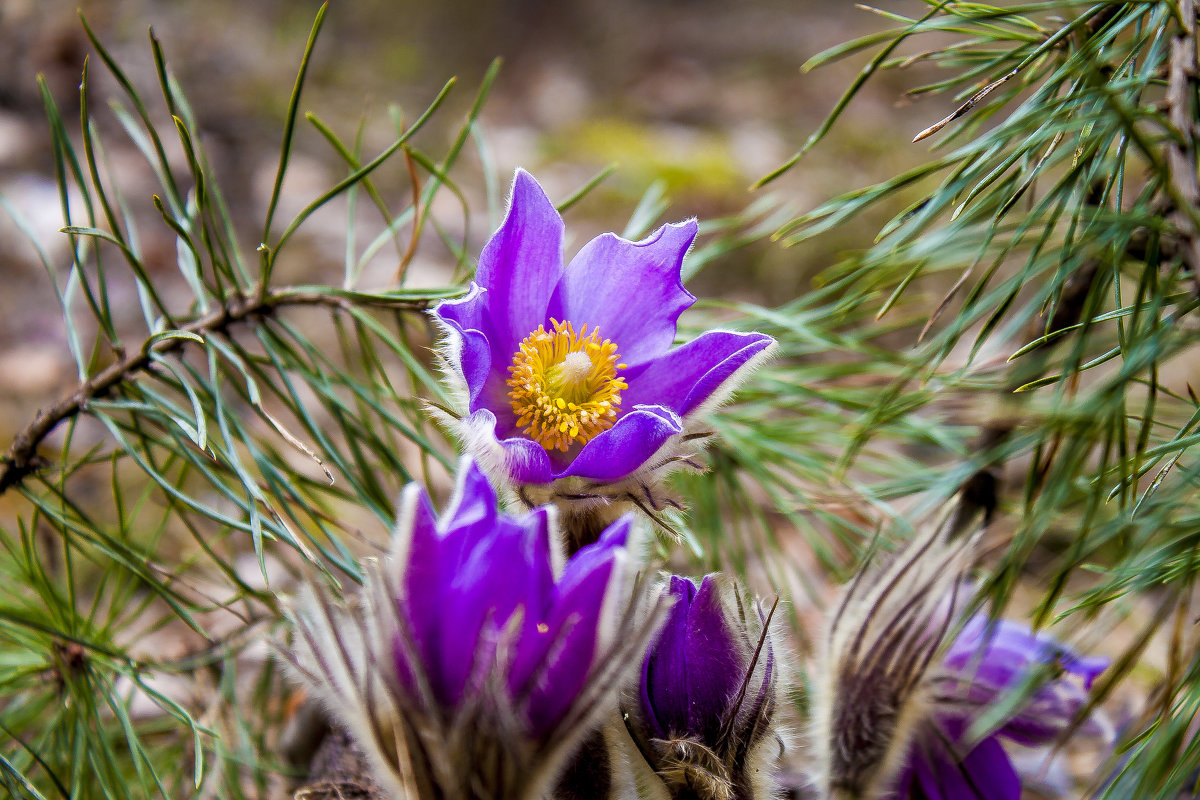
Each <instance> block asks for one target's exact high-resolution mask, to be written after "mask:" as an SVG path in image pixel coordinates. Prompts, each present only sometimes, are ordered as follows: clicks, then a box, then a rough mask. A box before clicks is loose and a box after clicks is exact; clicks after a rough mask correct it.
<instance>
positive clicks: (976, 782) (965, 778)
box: [900, 736, 1021, 800]
mask: <svg viewBox="0 0 1200 800" xmlns="http://www.w3.org/2000/svg"><path fill="white" fill-rule="evenodd" d="M922 745H923V746H922V747H920V748H919V752H918V753H917V754H916V755H915V757H914V760H913V765H912V766H913V773H914V775H915V778H916V781H915V783H917V784H919V785H920V788H921V791H922V792H923V793H924V795H925V796H926V797H928V798H929V800H1020V797H1021V779H1020V777H1019V776H1018V775H1017V772H1016V770H1015V769H1014V768H1013V765H1012V762H1011V761H1010V760H1009V758H1008V755H1007V754H1006V753H1005V752H1004V748H1003V747H1002V746H1001V745H1000V742H999V741H998V740H997V739H996V738H995V737H992V736H989V737H987V738H986V739H984V740H983V741H981V742H980V743H979V744H978V745H976V746H975V748H974V749H972V750H971V752H969V753H968V754H967V755H966V757H965V758H963V759H962V760H961V761H960V760H959V759H958V758H957V757H956V756H955V754H953V753H951V752H949V751H948V750H947V749H946V747H945V745H943V744H942V743H941V742H940V741H938V740H936V739H932V738H926V739H925V740H924V741H923V742H922ZM901 788H903V787H901ZM910 791H911V788H910ZM900 796H901V797H904V796H906V795H903V794H902V795H900ZM907 796H909V797H911V796H915V795H914V794H910V795H907Z"/></svg>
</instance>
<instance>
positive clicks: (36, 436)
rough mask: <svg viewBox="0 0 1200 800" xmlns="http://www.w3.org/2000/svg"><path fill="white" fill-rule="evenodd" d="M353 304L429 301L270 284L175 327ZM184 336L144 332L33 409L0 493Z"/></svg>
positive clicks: (210, 326)
mask: <svg viewBox="0 0 1200 800" xmlns="http://www.w3.org/2000/svg"><path fill="white" fill-rule="evenodd" d="M356 303H361V304H366V305H386V306H389V307H393V308H409V309H413V310H424V309H426V308H428V306H429V301H426V300H414V299H399V298H397V299H391V298H386V297H382V296H381V297H379V298H378V299H377V300H372V299H370V298H369V297H363V298H355V299H353V300H351V299H348V298H346V297H345V296H343V295H338V294H333V293H327V292H321V291H313V290H306V289H270V290H268V291H266V292H262V293H258V294H253V295H252V296H250V297H246V296H244V295H235V296H233V297H230V298H229V299H227V300H226V302H225V304H224V305H223V306H222V307H221V308H220V309H218V310H217V311H213V312H211V313H209V314H206V315H204V316H202V317H198V318H197V319H194V320H192V321H191V322H189V323H187V324H185V325H183V326H182V327H180V328H178V329H177V330H178V331H179V332H182V333H191V334H195V335H197V336H207V335H210V334H214V333H223V332H225V331H226V330H227V329H228V328H229V327H230V326H231V325H234V324H237V323H240V322H246V321H248V320H250V319H253V318H256V317H262V316H266V315H269V314H271V313H273V312H274V311H275V310H277V309H279V308H283V307H287V306H330V307H333V308H340V309H346V308H349V307H351V306H353V305H354V304H356ZM186 341H188V339H187V338H183V337H173V338H163V337H161V336H154V337H150V338H148V339H146V340H145V342H143V343H142V346H141V347H140V348H138V350H137V352H136V353H134V354H133V355H128V356H125V357H123V358H121V359H120V360H119V361H116V362H114V363H112V364H110V365H109V366H107V367H105V368H104V369H103V370H101V371H100V372H98V373H96V374H95V375H93V376H92V377H91V378H88V379H87V380H86V381H84V382H83V383H81V384H79V386H78V387H77V388H76V389H75V391H74V392H72V393H71V394H69V395H67V396H66V397H64V398H62V399H61V400H59V401H58V402H57V403H55V404H54V405H53V406H51V407H50V408H49V409H46V410H39V411H38V413H37V416H36V417H35V418H34V420H33V422H31V423H30V424H29V425H27V426H26V427H25V428H24V430H22V431H21V432H20V433H18V434H17V435H16V437H15V438H14V439H13V443H12V445H11V446H10V447H9V448H8V452H7V453H5V455H4V456H3V458H0V494H3V493H4V492H6V491H8V490H9V489H11V488H12V487H13V486H16V485H17V484H19V483H20V482H21V481H23V480H24V479H25V478H26V477H28V476H29V475H31V474H33V473H34V472H36V471H37V470H38V469H40V468H41V467H43V466H44V464H45V462H44V461H43V459H41V458H40V457H39V456H38V454H37V449H38V446H39V445H40V444H41V443H42V441H44V440H45V438H46V437H47V436H49V435H50V433H51V432H53V431H54V429H55V428H57V427H58V426H59V425H60V424H62V423H63V422H64V421H66V420H68V419H72V418H74V417H75V416H77V415H79V414H80V413H81V412H84V411H86V410H87V406H88V403H89V402H90V401H92V400H95V399H98V398H102V397H105V396H106V395H108V394H109V393H110V392H112V391H113V390H114V389H116V388H117V387H118V386H119V385H121V384H122V383H124V382H125V381H128V380H131V379H132V378H133V377H134V376H136V375H138V374H139V373H142V372H145V371H146V370H147V369H148V368H149V367H150V365H151V364H152V363H153V359H154V356H155V355H162V354H165V353H171V352H174V351H177V350H179V349H181V348H182V347H183V345H184V343H185V342H186Z"/></svg>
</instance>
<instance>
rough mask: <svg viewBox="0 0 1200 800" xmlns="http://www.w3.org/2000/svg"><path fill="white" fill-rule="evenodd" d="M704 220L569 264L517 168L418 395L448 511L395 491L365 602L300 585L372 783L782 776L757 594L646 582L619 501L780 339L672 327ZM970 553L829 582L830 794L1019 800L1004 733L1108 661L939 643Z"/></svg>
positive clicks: (977, 623)
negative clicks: (976, 727) (684, 338)
mask: <svg viewBox="0 0 1200 800" xmlns="http://www.w3.org/2000/svg"><path fill="white" fill-rule="evenodd" d="M695 235H696V223H695V221H688V222H684V223H680V224H677V225H666V226H663V227H662V228H661V229H659V231H658V232H657V233H655V234H654V235H652V236H650V237H649V238H647V239H645V240H643V241H640V242H629V241H626V240H624V239H621V238H619V237H617V236H614V235H611V234H609V235H604V236H601V237H598V238H597V239H594V240H593V241H591V242H590V243H588V244H587V245H585V246H584V248H583V249H582V250H581V251H580V252H579V254H578V255H577V256H576V257H575V258H574V259H573V260H572V261H571V262H570V264H568V265H567V266H566V267H564V266H563V263H562V254H561V248H562V236H563V223H562V219H561V218H560V217H559V215H558V213H557V212H556V211H555V209H554V207H553V205H552V204H551V203H550V201H549V200H548V199H547V197H546V195H545V193H544V192H543V191H542V189H541V187H540V186H539V185H538V184H537V183H536V181H534V180H533V178H532V177H530V176H529V175H528V174H527V173H525V172H523V171H518V173H517V175H516V179H515V181H514V185H513V190H512V197H511V200H510V206H509V210H508V214H507V216H506V218H505V221H504V223H503V225H502V226H501V227H500V229H499V230H498V231H497V232H496V233H495V235H494V236H493V237H492V239H491V240H490V241H489V242H488V244H487V246H486V247H485V249H484V251H483V254H482V255H481V257H480V262H479V269H478V271H477V273H476V282H475V283H474V284H472V286H471V288H470V291H468V292H467V294H466V295H465V296H464V297H463V298H462V299H459V300H454V301H450V302H446V303H443V304H442V305H441V306H439V307H438V308H437V309H436V310H435V312H434V314H435V318H436V320H437V321H438V323H439V325H440V327H441V329H442V334H443V339H442V349H441V351H440V358H441V359H442V365H443V368H444V371H445V373H446V376H447V380H448V382H449V383H450V384H451V388H452V390H453V391H452V393H453V396H454V398H455V403H456V404H455V405H454V406H453V407H447V408H442V407H439V408H437V409H436V410H435V413H436V415H437V416H438V417H439V418H440V419H441V420H442V421H443V422H444V423H445V424H446V425H447V426H448V427H449V428H450V429H451V430H452V431H454V432H455V433H456V434H457V436H458V438H459V440H460V441H461V443H462V446H463V448H464V449H465V450H466V451H467V453H468V456H467V457H466V458H465V459H464V461H463V462H461V463H460V466H459V470H458V474H457V485H456V488H455V492H454V496H453V499H452V500H451V502H450V504H449V507H448V508H447V509H446V510H445V511H444V512H443V513H442V514H441V516H440V517H439V516H438V515H437V514H436V513H435V511H434V509H433V508H432V506H431V503H430V501H429V499H428V497H427V495H426V494H425V493H424V491H423V490H421V489H420V488H419V487H416V486H410V487H409V488H408V489H407V490H406V491H405V493H404V495H403V497H402V499H401V504H400V510H399V515H398V522H397V524H396V530H395V534H394V537H393V542H392V546H391V552H390V553H389V554H388V556H387V557H386V558H383V559H380V560H376V561H373V562H370V563H368V564H367V565H366V568H365V569H366V578H365V581H364V587H363V590H362V592H361V593H360V596H359V598H358V600H357V601H356V602H354V603H352V604H347V603H346V602H344V601H339V600H335V599H334V598H333V597H332V595H331V594H330V593H328V592H327V591H324V590H318V589H309V590H306V592H305V594H304V596H303V597H302V598H301V599H300V602H299V603H297V605H296V607H295V610H294V611H293V612H292V628H293V636H292V643H291V646H290V648H289V653H288V660H289V662H290V664H291V667H292V670H293V672H294V674H295V675H296V676H297V677H298V678H299V679H300V680H301V681H302V682H304V683H305V684H306V685H307V686H308V687H309V688H310V690H311V691H312V693H313V694H315V695H316V696H317V697H318V698H319V699H320V700H321V701H322V702H323V703H324V705H325V707H326V709H327V710H328V712H329V713H330V715H331V716H332V718H333V719H334V720H335V721H336V722H337V723H339V724H340V725H342V726H344V728H345V729H346V730H347V731H348V732H349V733H350V734H351V735H352V736H353V738H354V740H355V741H356V742H357V744H358V745H359V746H360V747H361V749H362V750H363V752H364V754H365V755H366V757H367V759H368V761H369V763H370V764H371V766H372V768H373V771H374V777H375V778H376V780H377V782H378V783H379V784H380V785H381V786H382V788H383V789H384V790H385V792H387V793H389V795H390V796H393V797H396V798H402V797H403V798H419V799H420V800H425V799H426V798H438V799H439V800H440V799H442V798H446V799H449V798H478V800H541V798H546V797H555V798H563V800H566V799H567V798H583V797H588V798H601V800H603V799H604V798H610V797H611V798H619V797H630V798H632V797H638V798H659V799H663V798H667V799H669V800H759V798H772V797H775V796H777V795H778V788H777V786H776V783H775V777H774V775H775V772H776V766H777V762H778V759H779V758H780V756H781V754H782V752H783V749H784V742H785V737H784V736H783V735H782V733H781V732H780V723H779V717H780V713H779V704H780V697H781V693H782V691H783V690H782V688H781V685H782V684H783V682H784V681H785V679H786V672H787V671H786V670H785V669H784V668H783V665H782V660H781V656H780V647H781V643H780V642H779V641H777V640H776V639H775V633H774V632H773V631H772V630H771V627H770V623H771V619H772V615H773V613H774V611H773V609H772V610H771V612H770V613H767V612H765V610H764V609H763V608H762V607H761V606H760V605H759V604H758V603H756V602H754V601H752V600H749V599H748V598H746V597H744V596H743V595H742V594H741V593H740V592H739V591H738V589H737V588H736V587H735V586H733V585H732V584H731V583H730V582H728V581H727V580H725V579H724V578H721V577H720V576H715V575H710V576H708V577H705V578H704V579H703V580H702V581H701V583H700V585H699V586H697V585H696V584H695V583H694V582H693V581H692V580H690V579H688V578H684V577H679V576H665V577H664V579H663V580H661V581H659V582H658V583H657V585H654V583H655V582H654V580H653V579H652V578H649V577H647V574H646V566H645V565H644V564H642V563H641V559H640V558H639V548H638V547H637V545H636V543H635V542H634V541H633V539H634V538H635V531H636V529H637V526H636V525H635V522H634V513H629V512H637V511H638V510H639V509H640V510H641V511H646V512H653V511H656V510H659V509H661V508H662V506H663V505H664V504H666V503H669V502H673V500H672V499H671V498H670V497H669V495H667V493H666V492H665V490H664V489H663V479H664V477H665V476H666V475H667V474H668V473H669V472H670V471H671V470H673V469H676V468H679V467H681V466H683V467H688V466H691V467H696V466H698V464H697V462H696V461H694V456H696V455H697V452H696V447H697V445H698V443H700V442H702V441H703V439H704V431H703V429H702V423H701V420H702V418H703V416H704V414H706V413H707V412H709V411H711V410H712V409H713V408H714V407H715V406H716V405H717V404H719V403H720V402H721V401H722V400H723V399H724V398H725V397H726V396H727V395H728V394H729V392H730V391H731V390H732V389H733V387H734V385H735V384H736V383H737V382H738V381H739V380H741V379H742V378H744V376H745V374H746V373H747V371H748V369H749V368H750V367H751V366H752V365H753V364H754V363H755V362H756V361H757V360H759V359H761V358H763V357H764V356H765V354H766V353H767V352H768V350H769V349H770V347H771V345H772V344H773V340H772V339H771V338H770V337H768V336H765V335H762V334H757V333H740V332H735V331H710V332H708V333H705V334H703V335H702V336H700V337H699V338H697V339H695V340H694V341H692V342H690V343H688V344H685V345H682V346H680V347H677V348H673V344H674V340H675V333H676V321H677V319H678V317H679V315H680V313H681V312H682V311H683V310H684V309H686V308H687V307H688V306H689V305H691V303H692V302H693V301H694V299H695V298H694V297H692V295H691V294H689V293H688V292H687V291H686V290H685V289H684V288H683V287H682V285H681V283H680V273H681V268H682V262H683V258H684V256H685V254H686V252H687V251H688V249H689V248H690V246H691V244H692V240H693V239H694V237H695ZM494 487H495V488H494ZM497 488H499V490H500V491H501V492H502V493H503V495H504V496H505V497H506V498H508V500H509V501H510V502H518V501H519V502H520V503H522V504H523V505H524V509H523V513H522V514H520V515H510V514H507V513H504V512H502V511H500V510H499V509H498V497H497V491H496V489H497ZM969 552H970V547H969V539H965V540H960V541H957V542H951V541H948V537H946V536H944V535H941V534H935V535H932V536H929V537H927V538H926V539H925V540H922V541H918V542H917V543H915V544H914V545H913V546H912V547H911V548H910V549H909V551H908V552H907V553H906V554H905V555H903V556H902V557H900V558H899V559H897V560H896V561H895V562H894V563H893V564H892V565H891V566H890V567H888V568H887V569H885V570H884V571H883V572H882V573H880V574H879V575H878V576H877V579H875V580H863V579H862V576H861V575H860V576H859V578H856V580H855V581H854V583H853V584H852V585H851V587H850V588H849V589H848V591H847V592H846V594H845V597H844V599H843V602H842V604H841V606H840V607H839V609H838V610H837V612H836V613H835V615H834V617H833V621H832V624H831V627H830V635H829V638H828V647H827V652H826V654H825V656H824V659H823V662H822V663H821V664H820V665H819V668H818V673H819V674H820V675H824V676H825V678H824V680H825V681H826V685H825V686H823V687H820V688H819V689H818V691H816V692H815V693H814V697H813V700H814V705H815V706H816V711H815V715H814V719H815V721H814V724H813V726H812V727H813V737H812V749H813V751H814V753H815V755H816V760H817V761H818V762H819V763H820V764H821V765H823V766H822V770H821V775H820V776H819V777H818V779H817V781H816V782H817V783H818V785H819V787H820V790H821V791H822V792H823V794H824V795H825V796H827V797H831V798H864V799H866V798H880V797H896V798H904V797H912V798H919V797H924V798H929V799H930V800H959V798H968V797H979V798H987V800H993V798H995V800H1015V798H1017V797H1018V795H1019V792H1020V781H1019V779H1017V778H1016V777H1015V772H1014V771H1013V768H1012V766H1011V764H1010V762H1009V761H1008V760H1007V757H1006V756H1005V755H1004V751H1003V749H1002V748H1001V746H1000V745H999V744H998V743H997V741H996V737H997V736H1005V737H1008V738H1011V739H1014V740H1016V741H1019V742H1022V743H1024V744H1039V743H1044V742H1048V741H1052V740H1053V739H1054V738H1055V737H1056V736H1058V735H1059V734H1060V733H1061V732H1062V731H1063V730H1064V729H1065V728H1066V727H1067V726H1068V725H1071V724H1073V723H1074V722H1076V719H1075V718H1076V717H1077V716H1078V715H1079V713H1080V710H1081V709H1082V708H1083V705H1084V702H1085V701H1086V694H1085V690H1086V688H1087V684H1088V683H1089V682H1090V680H1091V679H1092V678H1093V677H1094V676H1095V674H1096V673H1097V672H1098V671H1099V670H1100V669H1102V668H1103V665H1101V664H1098V663H1096V662H1092V661H1087V660H1084V659H1077V658H1075V657H1074V656H1072V655H1071V654H1069V653H1067V652H1065V651H1063V650H1062V649H1061V648H1058V646H1057V645H1055V644H1054V643H1053V642H1051V641H1050V640H1047V639H1045V638H1044V637H1038V636H1033V635H1031V634H1029V633H1028V632H1026V631H1024V630H1023V629H1020V628H1017V627H1013V626H1011V625H1009V624H1008V623H999V624H998V625H990V624H988V623H987V622H986V620H984V619H983V618H979V619H977V620H971V621H969V622H967V623H966V625H965V626H962V628H961V630H960V631H959V633H958V635H957V637H956V638H955V639H954V641H953V644H952V645H950V646H949V647H948V648H947V647H945V646H944V643H945V640H946V639H947V637H948V635H949V633H950V632H952V631H953V630H954V629H955V628H956V626H958V625H959V623H960V622H961V620H959V619H958V617H957V614H956V612H957V606H958V602H957V593H958V592H959V590H960V585H961V584H960V580H959V576H960V575H961V574H962V572H963V571H964V570H965V569H966V566H967V561H968V556H969ZM1052 663H1053V664H1057V665H1058V666H1059V667H1060V668H1061V669H1062V670H1064V671H1065V672H1066V673H1071V674H1077V675H1081V676H1083V677H1084V679H1085V681H1084V685H1083V686H1076V685H1074V684H1071V683H1069V682H1068V681H1066V680H1065V679H1061V678H1059V679H1055V680H1052V681H1049V682H1047V683H1044V684H1043V685H1041V686H1039V687H1037V688H1036V690H1035V691H1034V692H1033V693H1032V694H1031V695H1030V697H1029V698H1028V700H1027V701H1026V702H1024V703H1023V704H1022V705H1021V708H1020V709H1018V710H1017V711H1016V712H1015V713H1014V714H1013V715H1012V716H1010V718H1009V719H1008V720H1007V721H1005V722H1004V723H1003V724H1002V725H1000V726H999V727H998V728H996V729H995V730H993V731H990V732H988V734H987V735H986V736H984V737H983V738H976V739H972V740H970V741H968V740H967V738H966V736H967V732H968V729H969V728H970V726H971V724H972V722H973V721H974V720H975V719H977V718H978V717H979V710H980V709H981V708H982V707H984V706H986V705H987V704H988V703H990V702H992V701H993V700H994V699H995V698H996V697H997V696H998V695H999V694H1000V693H1002V692H1005V691H1007V690H1009V689H1011V688H1012V687H1014V686H1017V685H1019V684H1022V682H1023V681H1024V680H1025V678H1026V677H1027V676H1028V675H1029V674H1030V669H1036V668H1043V667H1045V666H1046V665H1049V664H1052ZM964 786H965V787H968V788H969V789H971V790H972V791H974V793H973V794H971V793H966V792H965V790H963V788H962V787H964Z"/></svg>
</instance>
